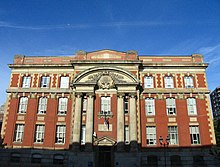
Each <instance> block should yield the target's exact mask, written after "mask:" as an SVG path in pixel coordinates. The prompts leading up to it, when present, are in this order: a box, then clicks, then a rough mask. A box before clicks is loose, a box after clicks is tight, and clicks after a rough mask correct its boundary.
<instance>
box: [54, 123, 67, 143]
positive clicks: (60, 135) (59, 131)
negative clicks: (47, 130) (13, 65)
mask: <svg viewBox="0 0 220 167" xmlns="http://www.w3.org/2000/svg"><path fill="white" fill-rule="evenodd" d="M65 133H66V126H65V125H57V128H56V140H55V142H56V143H60V144H64V143H65Z"/></svg>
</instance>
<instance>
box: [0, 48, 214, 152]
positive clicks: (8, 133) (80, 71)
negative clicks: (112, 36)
mask: <svg viewBox="0 0 220 167" xmlns="http://www.w3.org/2000/svg"><path fill="white" fill-rule="evenodd" d="M9 67H10V68H11V69H12V74H11V81H10V86H9V88H8V89H7V93H8V100H7V104H6V105H7V111H6V114H5V115H6V116H5V118H4V122H3V128H2V133H1V134H2V136H3V137H4V143H5V144H6V147H13V148H16V147H22V148H29V147H30V148H49V149H68V148H69V147H70V145H71V144H72V143H73V141H72V139H73V136H74V134H75V133H74V132H73V129H74V126H75V124H74V122H75V119H74V118H75V117H74V115H75V111H76V108H75V106H76V100H75V99H76V93H81V94H82V95H83V96H86V95H87V93H88V92H87V90H84V89H83V87H82V86H84V87H85V88H87V87H86V86H85V85H86V82H87V81H92V80H91V77H94V78H95V77H96V76H97V75H100V73H103V74H101V75H102V76H108V77H109V76H110V77H109V78H112V79H113V84H115V85H113V86H112V87H110V88H109V87H108V88H105V89H103V88H102V89H101V88H97V85H98V79H97V80H96V84H97V85H93V87H91V88H93V89H92V93H93V99H94V107H93V122H94V124H93V132H95V133H96V135H97V136H95V137H96V138H94V141H95V140H97V139H99V138H102V137H108V138H110V139H112V140H113V141H115V142H116V144H117V140H118V138H117V130H118V129H119V127H117V126H118V124H117V117H118V116H117V110H118V96H119V93H124V96H128V97H130V96H131V95H130V94H135V100H136V104H135V105H136V108H135V111H136V116H137V118H136V121H137V124H136V128H137V131H136V133H137V143H138V144H140V145H141V146H142V147H159V146H160V143H159V142H158V141H159V137H160V136H162V137H163V138H166V136H167V135H168V126H176V127H177V128H178V133H177V137H178V143H177V144H173V145H170V146H172V147H185V146H204V145H213V144H215V136H214V132H213V124H212V119H211V111H210V106H209V99H208V94H209V90H208V88H207V84H206V74H205V69H206V67H207V64H206V63H204V62H203V58H202V56H201V55H192V56H138V55H137V53H136V52H134V51H129V52H118V51H111V50H102V51H96V52H90V53H86V52H83V51H80V52H78V53H77V54H76V55H75V56H66V57H26V56H16V57H15V59H14V64H10V65H9ZM105 67H107V68H105ZM93 69H94V70H93ZM96 69H97V70H96ZM114 70H115V71H114ZM86 71H88V72H86ZM96 71H97V73H95V72H96ZM115 72H117V73H115ZM93 73H94V75H93ZM110 73H114V74H112V75H110ZM87 75H88V77H87V78H86V76H87ZM24 76H30V77H31V79H30V86H29V87H28V88H22V82H23V77H24ZM43 76H48V77H50V81H49V86H48V87H47V88H41V82H42V77H43ZM64 76H66V77H69V85H70V86H69V87H68V88H65V89H61V88H60V85H61V77H64ZM145 76H151V77H152V78H153V88H145V86H144V84H145V80H144V77H145ZM166 76H168V77H172V78H173V88H165V81H164V78H165V77H166ZM185 76H191V77H192V78H193V85H192V88H185V84H186V83H185V80H184V77H185ZM77 77H78V78H77ZM126 77H127V78H126ZM115 78H116V79H115ZM117 78H119V79H118V80H117ZM120 78H121V79H122V80H123V79H124V83H122V82H121V81H120ZM86 79H87V80H86ZM99 79H100V76H99ZM133 80H135V84H136V85H135V84H134V83H131V81H133ZM117 82H118V83H117ZM81 83H82V85H80V84H81ZM91 83H93V82H91ZM137 83H138V84H137ZM89 85H90V83H89V84H88V87H89ZM130 87H131V88H130ZM123 90H125V91H124V92H123ZM129 90H130V91H129ZM80 91H81V92H80ZM90 93H91V92H90ZM102 96H104V97H110V101H111V104H110V107H111V109H110V110H111V113H112V117H107V119H108V124H109V125H110V126H111V128H112V129H111V128H110V129H111V130H109V129H108V130H100V129H101V128H102V126H103V125H104V122H105V121H106V120H105V119H106V118H105V117H104V116H100V112H101V97H102ZM21 97H28V102H27V108H26V113H18V110H19V105H21V104H19V103H21V102H20V99H21ZM41 97H46V98H47V109H46V114H41V115H40V114H38V104H39V98H41ZM63 97H66V98H67V99H68V103H67V111H66V114H64V115H58V108H59V105H60V104H59V99H60V98H63ZM147 98H152V99H154V105H155V114H153V115H146V109H145V108H146V107H145V106H146V104H145V99H147ZM167 98H173V99H175V106H176V108H175V112H176V113H175V114H173V115H168V114H167V109H166V105H167V104H166V99H167ZM187 98H194V99H196V111H197V113H196V114H195V115H189V114H188V112H187ZM129 103H130V102H129ZM86 114H87V113H83V112H82V114H81V125H85V126H86V118H87V115H86ZM131 119H133V118H131V117H130V112H128V113H127V114H124V125H128V126H130V123H131ZM16 124H22V125H24V130H23V137H22V142H17V141H15V138H16ZM36 125H44V127H45V129H44V139H43V142H41V143H36V142H34V141H35V138H36ZM58 125H64V126H65V128H66V129H65V142H63V143H56V135H57V134H56V130H57V126H58ZM147 126H149V127H156V133H155V135H156V144H153V145H148V144H147V132H146V127H147ZM190 126H198V127H199V136H200V141H199V143H198V144H196V145H195V144H192V143H191V138H190V128H189V127H190ZM123 131H124V130H123ZM79 132H80V133H81V131H79ZM130 133H133V132H131V131H130Z"/></svg>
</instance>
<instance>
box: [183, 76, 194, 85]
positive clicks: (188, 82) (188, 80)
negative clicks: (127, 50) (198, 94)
mask: <svg viewBox="0 0 220 167" xmlns="http://www.w3.org/2000/svg"><path fill="white" fill-rule="evenodd" d="M184 82H185V87H186V88H193V87H194V83H193V77H192V76H185V77H184Z"/></svg>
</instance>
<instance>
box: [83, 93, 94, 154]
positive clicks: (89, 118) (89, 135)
mask: <svg viewBox="0 0 220 167" xmlns="http://www.w3.org/2000/svg"><path fill="white" fill-rule="evenodd" d="M93 110H94V95H93V94H89V95H87V110H86V145H85V150H86V151H92V145H93Z"/></svg>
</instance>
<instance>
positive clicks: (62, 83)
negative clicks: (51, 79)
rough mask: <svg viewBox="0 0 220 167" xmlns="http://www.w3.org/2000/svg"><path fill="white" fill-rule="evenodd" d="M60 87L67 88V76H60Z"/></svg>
mask: <svg viewBox="0 0 220 167" xmlns="http://www.w3.org/2000/svg"><path fill="white" fill-rule="evenodd" d="M60 88H64V89H65V88H69V77H66V76H62V77H60Z"/></svg>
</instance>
